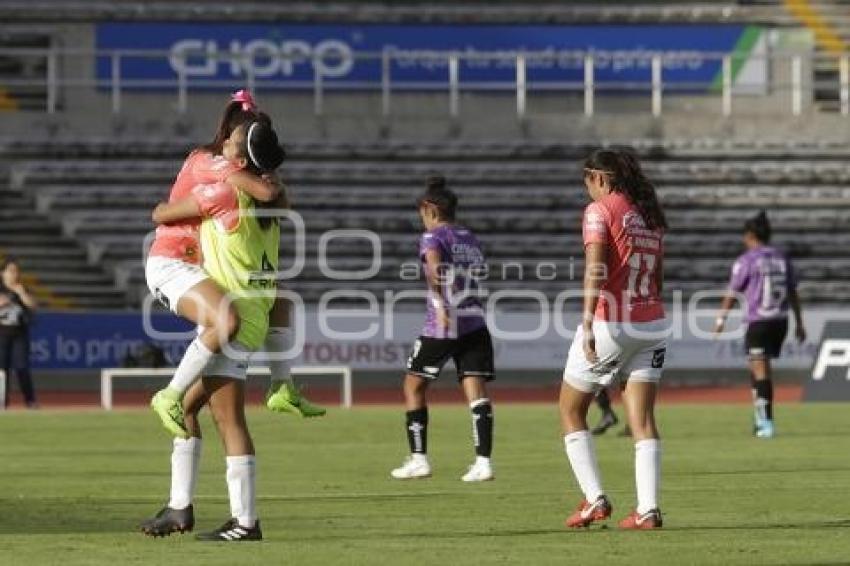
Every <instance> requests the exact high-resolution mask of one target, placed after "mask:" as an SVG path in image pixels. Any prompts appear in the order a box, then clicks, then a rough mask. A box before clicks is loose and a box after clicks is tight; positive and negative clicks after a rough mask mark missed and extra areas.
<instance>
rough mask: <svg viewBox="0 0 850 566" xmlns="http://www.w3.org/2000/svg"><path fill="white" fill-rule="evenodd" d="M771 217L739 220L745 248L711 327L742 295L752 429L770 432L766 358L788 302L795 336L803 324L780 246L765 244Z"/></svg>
mask: <svg viewBox="0 0 850 566" xmlns="http://www.w3.org/2000/svg"><path fill="white" fill-rule="evenodd" d="M770 232H771V230H770V222H769V221H768V219H767V214H765V212H764V211H761V212H760V213H759V214H758V215H757V216H755V217H754V218H751V219H749V220H747V221H746V223H745V224H744V245H745V246H746V248H747V251H746V252H745V253H744V254H742V255H741V256H740V257H738V259H737V260H736V261H735V264H734V265H733V266H732V277H731V280H730V282H729V292H728V293H727V294H726V297H724V299H723V304H722V305H721V307H720V315H719V316H718V317H717V322H716V326H715V329H714V330H715V332H716V333H718V334H719V333H721V332H723V326H724V325H725V323H726V317H727V315H728V314H729V309H731V308H732V305H733V304H734V302H735V294H736V293H743V295H744V299H745V301H744V303H745V304H744V322H745V323H746V325H747V333H746V337H745V344H746V348H747V356H748V359H749V362H748V363H749V367H750V372H751V377H752V387H753V404H754V405H755V427H754V434H755V435H756V436H757V437H758V438H772V437H773V435H774V426H773V382H772V381H771V376H770V359H771V358H778V357H779V354H780V351H781V350H782V343H783V342H784V341H785V335H786V334H787V333H788V307H789V306H790V307H791V310H792V311H793V312H794V323H795V324H794V325H795V330H796V335H797V339H798V340H799V341H800V342H802V341H804V340H805V339H806V329H805V328H804V327H803V318H802V315H801V314H800V299H799V297H798V296H797V280H796V277H795V275H794V268H793V267H792V265H791V261H790V260H789V259H788V258H787V257H786V256H785V254H783V253H782V252H781V251H779V250H777V249H776V248H774V247H772V246H770V245H769V243H770Z"/></svg>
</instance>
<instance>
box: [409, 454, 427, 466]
mask: <svg viewBox="0 0 850 566" xmlns="http://www.w3.org/2000/svg"><path fill="white" fill-rule="evenodd" d="M410 458H411V460H413V461H414V462H417V463H423V464H427V463H428V455H427V454H422V453H420V452H414V453H413V454H411V455H410Z"/></svg>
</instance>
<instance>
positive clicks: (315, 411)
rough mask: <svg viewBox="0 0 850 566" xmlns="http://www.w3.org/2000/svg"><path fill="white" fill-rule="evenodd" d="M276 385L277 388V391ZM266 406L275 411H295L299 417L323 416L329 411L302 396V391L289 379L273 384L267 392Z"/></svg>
mask: <svg viewBox="0 0 850 566" xmlns="http://www.w3.org/2000/svg"><path fill="white" fill-rule="evenodd" d="M275 387H277V390H276V391H275ZM266 407H268V408H269V410H271V411H274V412H275V413H293V414H295V415H298V416H299V417H304V418H310V417H322V416H324V415H325V413H326V412H327V411H326V410H325V409H324V408H322V407H319V406H317V405H314V404H313V403H311V402H310V401H308V400H307V399H305V398H304V397H302V396H301V393H300V392H299V391H298V390H297V389H296V388H295V386H293V385H292V384H291V383H290V382H288V381H283V382H281V383H280V385H277V386H275V385H274V384H272V386H271V388H269V392H268V394H266Z"/></svg>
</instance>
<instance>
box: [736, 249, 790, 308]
mask: <svg viewBox="0 0 850 566" xmlns="http://www.w3.org/2000/svg"><path fill="white" fill-rule="evenodd" d="M729 288H730V289H731V290H732V291H737V292H739V293H744V297H745V298H746V301H747V304H746V314H745V318H744V320H745V321H746V322H747V323H750V322H755V321H758V320H770V319H776V318H786V317H787V316H788V294H789V293H790V292H791V291H793V290H795V289H796V288H797V281H796V278H795V277H794V269H793V267H792V266H791V261H790V260H789V259H788V258H787V257H786V256H785V254H783V253H782V252H780V251H779V250H777V249H776V248H772V247H770V246H759V247H757V248H754V249H752V250H750V251H748V252H747V253H745V254H742V255H741V256H740V257H739V258H738V259H737V260H736V261H735V265H733V266H732V278H731V280H730V281H729Z"/></svg>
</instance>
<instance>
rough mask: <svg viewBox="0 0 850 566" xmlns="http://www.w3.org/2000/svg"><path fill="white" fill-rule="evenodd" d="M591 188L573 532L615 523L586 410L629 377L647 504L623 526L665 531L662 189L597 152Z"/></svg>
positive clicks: (570, 438) (635, 167)
mask: <svg viewBox="0 0 850 566" xmlns="http://www.w3.org/2000/svg"><path fill="white" fill-rule="evenodd" d="M584 184H585V187H586V188H587V191H588V193H589V194H590V197H591V199H593V202H592V203H591V204H589V205H588V206H587V208H586V209H585V212H584V221H583V236H584V246H585V247H584V249H585V268H584V269H585V271H584V304H583V309H582V315H583V317H582V323H581V325H580V326H579V327H578V329H577V330H576V335H575V338H574V339H573V342H572V346H571V347H570V351H569V355H568V358H567V364H566V368H565V369H564V380H563V383H562V385H561V396H560V412H561V422H562V425H563V432H564V446H565V449H566V452H567V457H568V459H569V461H570V465H571V466H572V469H573V473H574V474H575V477H576V480H577V481H578V484H579V486H580V487H581V490H582V492H583V494H584V500H583V501H582V502H581V504H580V505H579V507H578V509H577V510H576V511H575V513H574V514H573V515H571V516H570V517H569V518H568V519H567V521H566V525H567V526H568V527H586V526H589V525H590V524H591V523H592V522H594V521H600V520H604V519H607V518H608V517H610V516H611V511H612V507H611V503H610V501H609V499H608V497H607V496H606V495H605V491H604V489H603V488H602V480H601V477H600V475H599V469H598V466H597V464H596V454H595V453H594V448H593V439H592V436H591V433H590V432H589V431H588V427H587V411H588V407H589V406H590V403H591V402H592V401H593V397H594V395H595V394H596V392H598V391H599V390H600V389H601V388H604V387H607V386H608V385H609V384H610V383H612V382H614V381H615V380H617V379H618V378H622V379H625V380H626V385H625V390H624V394H623V402H624V405H625V410H626V415H627V417H628V423H629V426H630V427H631V430H632V434H633V436H634V439H635V479H636V484H637V500H638V501H637V509H636V510H635V511H634V512H633V513H631V514H630V515H629V516H627V517H626V518H625V519H623V520H622V521H621V522H620V527H622V528H627V529H648V528H658V527H661V512H660V511H659V508H658V488H659V482H660V470H661V441H660V440H659V436H658V429H657V428H656V425H655V415H654V408H655V396H656V390H657V388H658V381H659V379H660V378H661V371H662V367H663V365H664V354H665V352H666V336H667V334H668V324H667V321H666V318H665V315H664V304H663V303H662V300H661V289H662V280H663V259H664V243H663V235H664V230H665V229H666V228H667V222H666V220H665V218H664V212H663V211H662V209H661V206H660V204H659V202H658V199H657V197H656V194H655V188H654V187H653V185H652V183H650V182H649V180H648V179H647V178H646V176H645V175H644V174H643V171H642V170H641V167H640V164H639V163H638V160H637V158H636V157H635V155H634V154H633V153H632V152H630V151H626V150H620V151H614V150H601V151H596V152H594V153H593V154H591V155H590V157H588V158H587V160H586V161H585V163H584Z"/></svg>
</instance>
